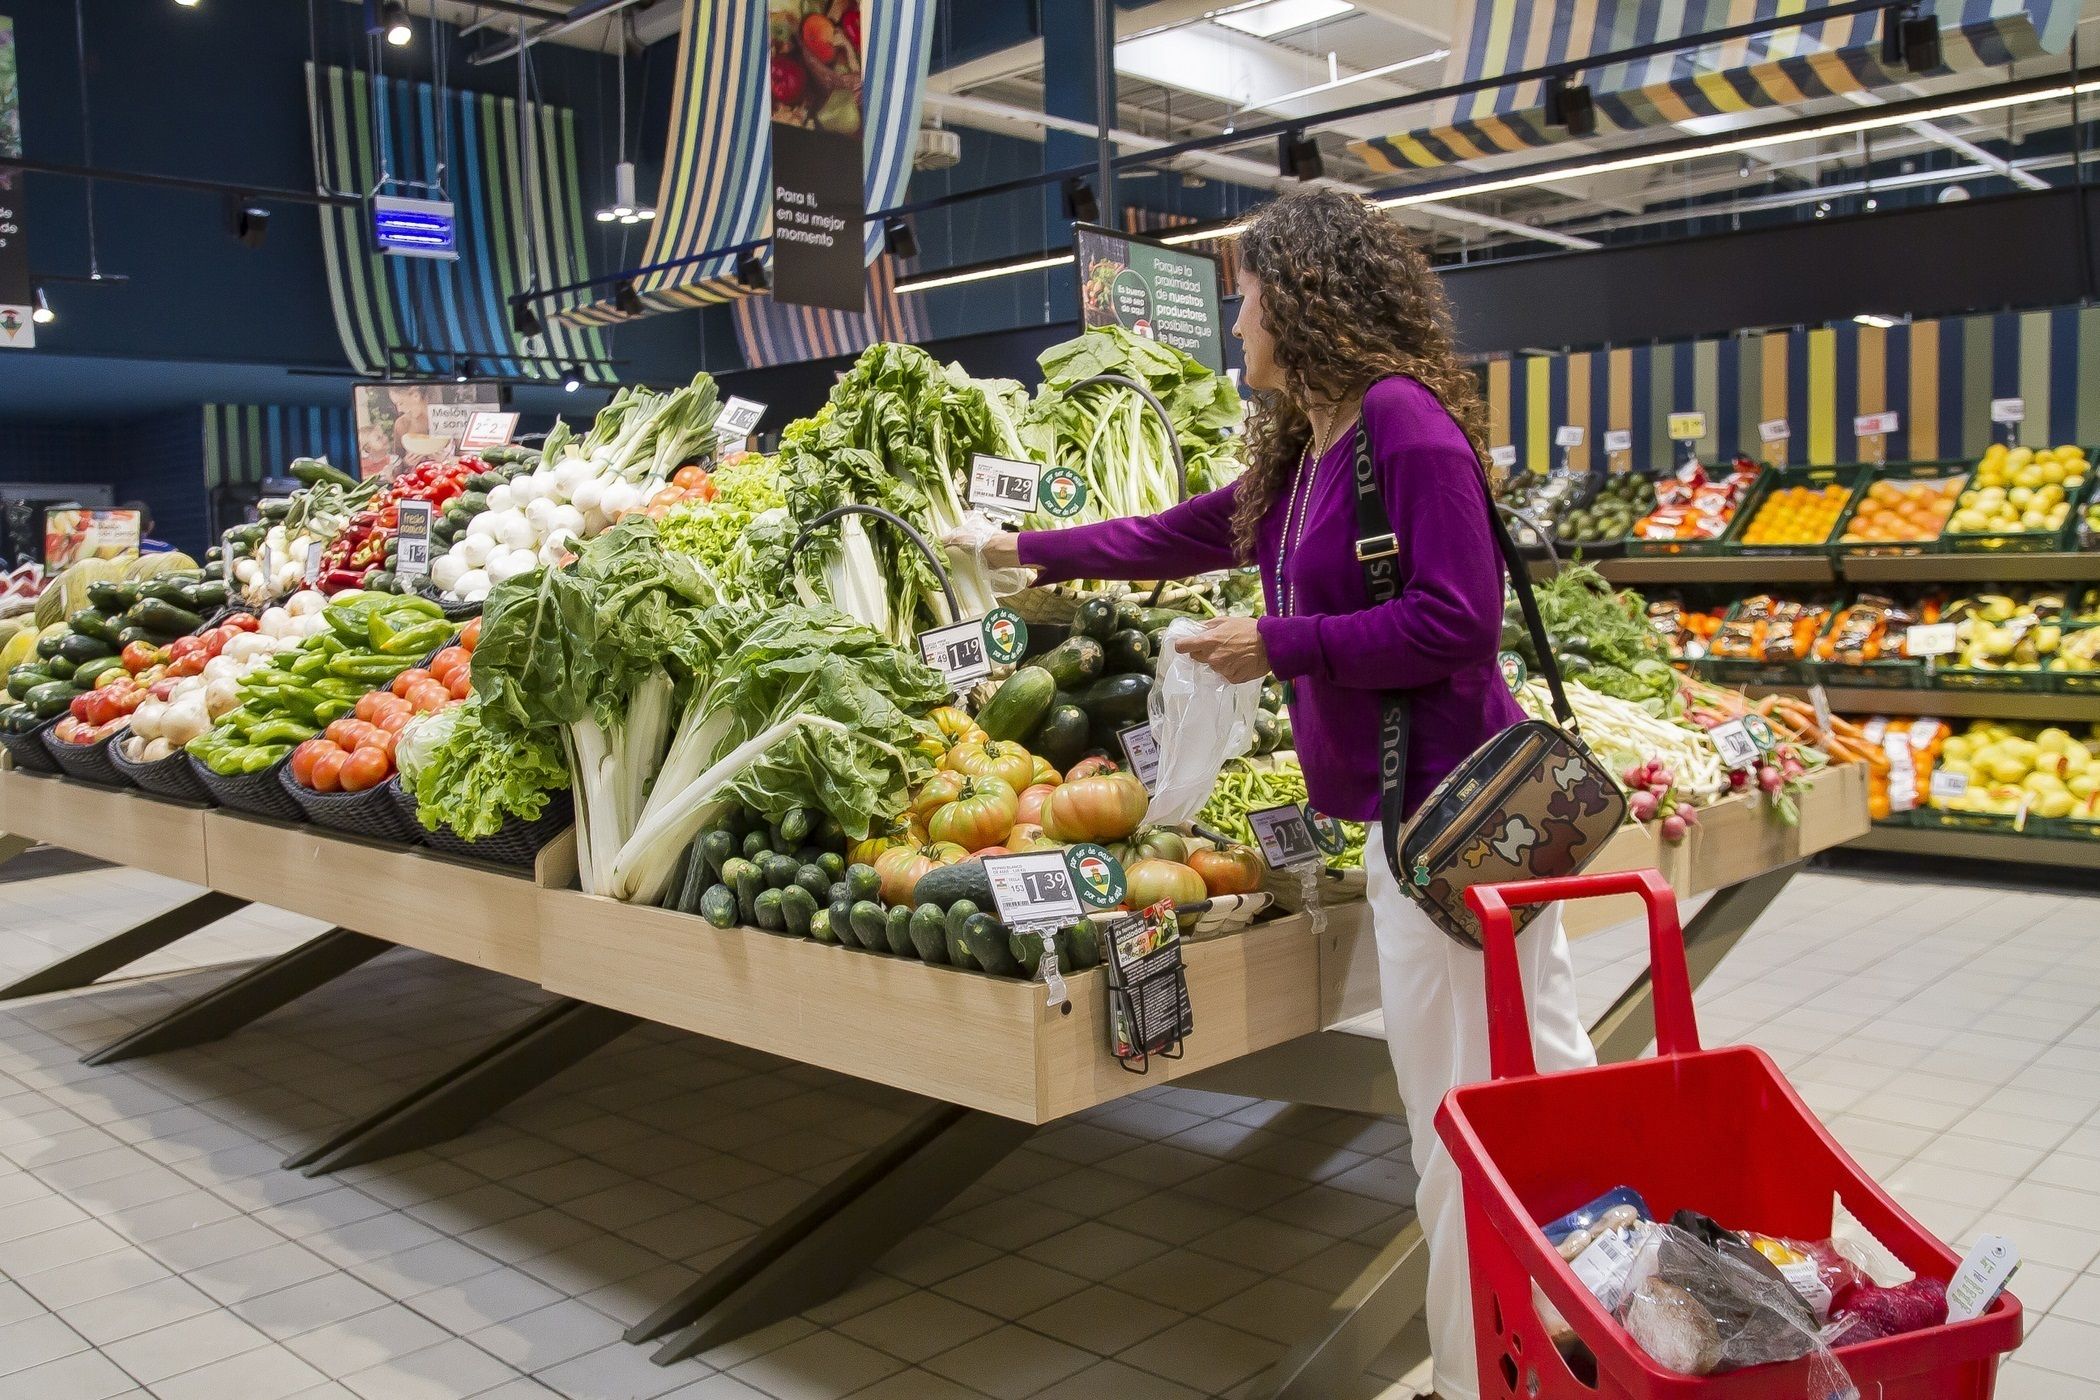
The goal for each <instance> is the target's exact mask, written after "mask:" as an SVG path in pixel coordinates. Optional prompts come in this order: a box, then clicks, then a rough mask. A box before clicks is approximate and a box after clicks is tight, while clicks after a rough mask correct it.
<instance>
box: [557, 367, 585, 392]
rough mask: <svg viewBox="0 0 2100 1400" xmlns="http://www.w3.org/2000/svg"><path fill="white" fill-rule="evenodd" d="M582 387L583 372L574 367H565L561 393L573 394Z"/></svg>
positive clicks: (562, 375)
mask: <svg viewBox="0 0 2100 1400" xmlns="http://www.w3.org/2000/svg"><path fill="white" fill-rule="evenodd" d="M582 387H583V371H582V370H580V369H577V368H576V367H575V366H573V365H566V366H564V367H563V368H562V372H561V391H562V392H563V393H564V394H573V393H575V392H576V391H577V390H578V389H581V388H582Z"/></svg>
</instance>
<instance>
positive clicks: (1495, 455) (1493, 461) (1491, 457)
mask: <svg viewBox="0 0 2100 1400" xmlns="http://www.w3.org/2000/svg"><path fill="white" fill-rule="evenodd" d="M1488 462H1489V464H1490V465H1492V466H1497V467H1500V468H1502V470H1504V471H1508V470H1509V469H1510V468H1511V467H1514V466H1515V465H1516V464H1517V449H1516V447H1515V446H1514V445H1513V444H1511V443H1506V442H1505V443H1503V444H1502V445H1501V446H1500V447H1490V448H1489V449H1488Z"/></svg>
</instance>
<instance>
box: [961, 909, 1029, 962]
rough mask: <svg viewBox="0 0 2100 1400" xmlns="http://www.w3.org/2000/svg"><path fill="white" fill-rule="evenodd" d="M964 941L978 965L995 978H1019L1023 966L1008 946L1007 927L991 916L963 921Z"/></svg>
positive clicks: (972, 917) (973, 917)
mask: <svg viewBox="0 0 2100 1400" xmlns="http://www.w3.org/2000/svg"><path fill="white" fill-rule="evenodd" d="M963 941H964V942H965V943H967V944H968V945H969V947H970V956H971V957H973V958H975V959H976V960H977V965H978V966H979V967H980V968H982V969H984V970H985V971H986V972H989V973H991V974H992V975H993V976H995V977H1019V976H1020V975H1021V964H1020V963H1019V962H1017V961H1016V960H1015V958H1014V955H1013V951H1012V950H1011V949H1010V948H1008V947H1007V946H1006V925H1005V924H1002V923H1000V922H999V920H998V918H997V917H996V916H994V915H991V914H972V915H971V916H970V917H969V918H968V919H966V920H964V921H963Z"/></svg>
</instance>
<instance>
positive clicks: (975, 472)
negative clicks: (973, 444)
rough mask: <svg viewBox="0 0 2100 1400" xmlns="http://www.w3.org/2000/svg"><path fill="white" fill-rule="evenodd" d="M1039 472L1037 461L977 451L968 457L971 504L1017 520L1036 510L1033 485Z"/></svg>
mask: <svg viewBox="0 0 2100 1400" xmlns="http://www.w3.org/2000/svg"><path fill="white" fill-rule="evenodd" d="M1042 475H1043V464H1042V463H1040V462H1020V461H1015V460H1013V459H1012V458H1008V457H994V456H992V455H991V454H990V453H988V452H979V453H977V454H976V455H975V456H973V457H971V458H970V504H971V505H973V506H975V507H977V508H978V509H979V510H982V511H986V512H988V513H990V514H992V515H996V516H1001V517H1004V518H1006V519H1009V520H1018V519H1020V518H1021V517H1022V516H1024V515H1027V514H1029V513H1030V512H1031V511H1033V510H1034V509H1035V493H1036V487H1037V485H1038V483H1039V482H1040V481H1041V480H1042Z"/></svg>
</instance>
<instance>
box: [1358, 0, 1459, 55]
mask: <svg viewBox="0 0 2100 1400" xmlns="http://www.w3.org/2000/svg"><path fill="white" fill-rule="evenodd" d="M1356 8H1357V9H1359V10H1361V11H1363V12H1364V13H1365V14H1367V15H1370V16H1371V17H1372V18H1374V19H1382V20H1384V21H1385V22H1386V23H1387V24H1390V25H1393V26H1395V27H1396V28H1400V29H1405V30H1408V31H1410V32H1412V33H1415V34H1419V35H1421V36H1422V37H1423V38H1425V39H1434V40H1436V41H1437V42H1438V43H1439V44H1441V43H1445V42H1446V41H1448V40H1449V39H1450V38H1451V11H1452V8H1453V6H1452V0H1356Z"/></svg>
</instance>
